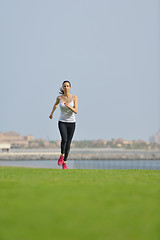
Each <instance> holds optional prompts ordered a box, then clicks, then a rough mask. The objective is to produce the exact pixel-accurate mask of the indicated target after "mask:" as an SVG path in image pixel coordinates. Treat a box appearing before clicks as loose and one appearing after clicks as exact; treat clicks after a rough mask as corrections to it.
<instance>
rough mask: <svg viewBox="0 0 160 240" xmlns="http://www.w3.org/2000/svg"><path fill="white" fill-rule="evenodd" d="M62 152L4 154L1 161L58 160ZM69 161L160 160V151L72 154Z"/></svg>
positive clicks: (1, 154) (1, 155)
mask: <svg viewBox="0 0 160 240" xmlns="http://www.w3.org/2000/svg"><path fill="white" fill-rule="evenodd" d="M59 155H60V152H7V153H6V152H3V153H0V160H1V161H2V160H3V161H4V160H6V161H7V160H13V161H15V160H57V159H58V158H59ZM68 160H160V151H151V152H145V151H142V152H140V151H132V152H131V151H130V152H129V151H124V152H123V151H122V152H116V151H115V152H98V151H97V152H89V153H86V152H82V153H76V152H71V153H70V154H69V157H68Z"/></svg>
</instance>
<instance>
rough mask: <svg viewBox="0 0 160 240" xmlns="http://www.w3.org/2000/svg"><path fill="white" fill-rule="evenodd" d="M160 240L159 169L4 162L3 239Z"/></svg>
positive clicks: (0, 195) (0, 193)
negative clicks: (61, 167)
mask: <svg viewBox="0 0 160 240" xmlns="http://www.w3.org/2000/svg"><path fill="white" fill-rule="evenodd" d="M26 239H27V240H32V239H33V240H41V239H45V240H50V239H55V240H65V239H70V240H71V239H75V240H79V239H83V240H85V239H87V240H90V239H92V240H101V239H103V240H104V239H108V240H110V239H113V240H116V239H118V240H121V239H122V240H152V239H153V240H159V239H160V171H159V170H82V169H77V170H73V169H68V170H59V169H33V168H17V167H0V240H26Z"/></svg>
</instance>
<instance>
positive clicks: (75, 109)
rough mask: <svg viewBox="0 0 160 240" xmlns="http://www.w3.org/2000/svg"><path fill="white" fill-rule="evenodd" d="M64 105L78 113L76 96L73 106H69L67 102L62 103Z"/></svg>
mask: <svg viewBox="0 0 160 240" xmlns="http://www.w3.org/2000/svg"><path fill="white" fill-rule="evenodd" d="M64 105H65V106H66V107H68V108H69V109H71V111H72V112H74V113H76V114H77V113H78V99H77V96H74V107H71V106H70V105H69V104H68V103H64Z"/></svg>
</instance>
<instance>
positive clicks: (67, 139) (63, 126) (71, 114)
mask: <svg viewBox="0 0 160 240" xmlns="http://www.w3.org/2000/svg"><path fill="white" fill-rule="evenodd" d="M70 89H71V83H70V82H69V81H68V80H66V81H64V82H63V83H62V87H61V89H60V92H59V93H60V96H58V97H57V100H56V103H55V104H54V106H53V109H52V112H51V114H50V116H49V118H50V119H52V118H53V113H54V111H55V110H56V108H57V107H58V104H59V103H60V110H61V114H60V118H59V122H58V128H59V131H60V135H61V155H60V157H59V160H58V165H60V166H62V168H63V169H67V164H66V161H67V158H68V154H69V151H70V145H71V141H72V138H73V134H74V131H75V126H76V119H75V114H77V113H78V100H77V96H75V95H71V94H70Z"/></svg>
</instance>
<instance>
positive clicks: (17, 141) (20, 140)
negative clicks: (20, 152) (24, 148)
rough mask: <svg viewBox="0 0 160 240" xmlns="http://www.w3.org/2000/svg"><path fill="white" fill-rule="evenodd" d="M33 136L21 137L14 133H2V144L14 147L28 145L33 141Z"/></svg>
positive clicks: (0, 134) (0, 137)
mask: <svg viewBox="0 0 160 240" xmlns="http://www.w3.org/2000/svg"><path fill="white" fill-rule="evenodd" d="M33 140H34V137H33V135H28V136H21V135H20V134H18V133H15V132H13V131H10V132H6V133H2V132H0V143H10V144H13V145H28V142H29V141H33Z"/></svg>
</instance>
